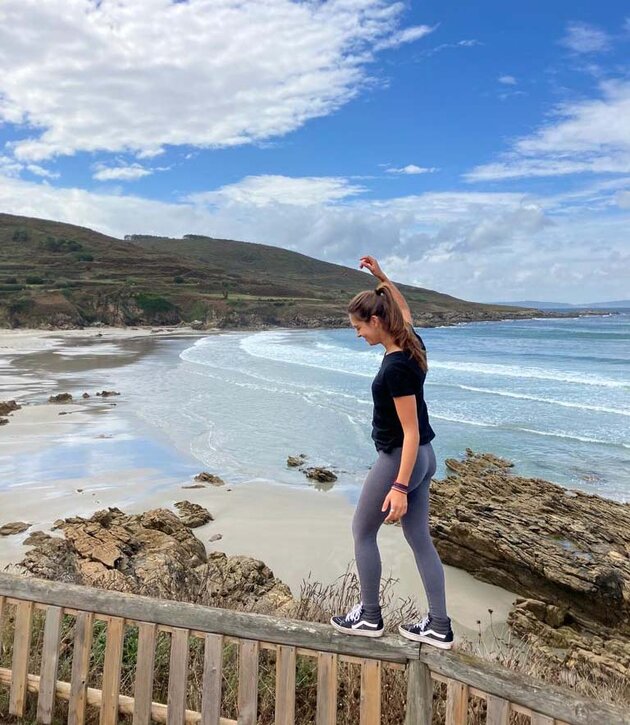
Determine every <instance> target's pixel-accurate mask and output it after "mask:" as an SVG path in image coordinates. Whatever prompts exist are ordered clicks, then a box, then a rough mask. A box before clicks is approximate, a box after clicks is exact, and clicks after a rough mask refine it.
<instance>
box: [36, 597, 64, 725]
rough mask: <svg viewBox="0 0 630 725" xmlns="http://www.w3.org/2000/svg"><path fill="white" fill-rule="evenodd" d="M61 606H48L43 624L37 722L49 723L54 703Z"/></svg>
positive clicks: (46, 724) (61, 614)
mask: <svg viewBox="0 0 630 725" xmlns="http://www.w3.org/2000/svg"><path fill="white" fill-rule="evenodd" d="M62 617H63V609H62V608H61V607H48V611H47V612H46V624H45V625H44V644H43V647H42V665H41V669H40V676H39V697H38V698H37V722H41V723H44V725H50V723H51V722H52V713H53V708H54V705H55V685H56V684H57V665H58V663H59V639H60V637H61V619H62Z"/></svg>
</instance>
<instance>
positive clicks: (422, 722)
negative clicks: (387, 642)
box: [405, 660, 433, 725]
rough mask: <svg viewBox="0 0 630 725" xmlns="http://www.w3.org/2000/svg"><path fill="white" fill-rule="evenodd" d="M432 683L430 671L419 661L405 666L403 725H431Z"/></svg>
mask: <svg viewBox="0 0 630 725" xmlns="http://www.w3.org/2000/svg"><path fill="white" fill-rule="evenodd" d="M432 719H433V683H432V682H431V670H430V669H429V668H428V667H427V666H426V665H425V664H424V663H422V662H420V661H419V660H410V661H409V664H408V665H407V713H406V717H405V725H431V721H432Z"/></svg>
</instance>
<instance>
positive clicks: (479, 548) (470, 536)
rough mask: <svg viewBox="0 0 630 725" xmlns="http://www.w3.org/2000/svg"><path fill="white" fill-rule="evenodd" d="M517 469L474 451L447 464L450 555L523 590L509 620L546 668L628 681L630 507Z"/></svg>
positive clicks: (440, 525)
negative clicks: (515, 472) (519, 471)
mask: <svg viewBox="0 0 630 725" xmlns="http://www.w3.org/2000/svg"><path fill="white" fill-rule="evenodd" d="M510 467H511V464H510V462H509V461H505V460H503V459H501V458H497V457H496V456H492V455H491V454H477V453H474V452H473V451H471V450H467V451H466V458H465V460H463V461H456V460H453V459H451V460H449V462H448V469H449V473H448V476H447V478H446V479H445V480H443V481H435V482H434V484H433V485H432V487H431V533H432V536H433V539H434V542H435V545H436V548H437V550H438V552H439V553H440V556H441V558H442V561H443V562H444V563H445V564H450V565H451V566H456V567H459V568H461V569H465V570H466V571H469V572H471V573H472V574H473V575H474V576H476V577H477V578H478V579H481V580H483V581H486V582H490V583H491V584H496V585H498V586H502V587H505V588H507V589H510V590H511V591H514V592H517V593H519V594H521V595H522V597H520V598H519V599H517V600H516V604H515V606H514V607H513V608H512V610H511V612H510V614H509V617H508V625H509V626H510V628H511V629H512V631H513V632H514V633H515V634H517V635H518V636H519V637H521V638H523V639H525V640H526V641H527V642H528V643H529V644H530V645H531V647H532V650H533V651H534V652H535V653H536V656H537V657H538V658H539V659H540V658H542V660H544V661H546V662H545V663H543V664H544V666H549V665H554V666H556V665H561V666H562V668H564V669H566V670H567V671H569V670H570V671H575V672H579V673H581V674H580V676H584V677H587V678H589V680H590V679H593V678H594V679H596V680H600V681H605V682H606V683H608V684H609V685H610V686H611V687H612V686H614V678H617V679H618V678H619V677H621V678H622V679H624V680H625V681H626V682H627V681H630V557H629V554H630V504H627V503H618V502H616V501H609V500H607V499H603V498H600V497H599V496H595V495H591V494H586V493H583V492H581V491H568V490H566V489H564V488H562V487H561V486H557V485H556V484H553V483H550V482H549V481H545V480H543V479H539V478H525V477H520V476H516V475H514V474H513V473H511V472H510V471H509V468H510ZM611 678H613V679H611Z"/></svg>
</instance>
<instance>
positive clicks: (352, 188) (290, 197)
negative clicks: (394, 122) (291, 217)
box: [186, 175, 365, 207]
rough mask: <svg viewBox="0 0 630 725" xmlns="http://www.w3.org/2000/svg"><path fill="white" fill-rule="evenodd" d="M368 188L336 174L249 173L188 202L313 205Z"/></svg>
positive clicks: (191, 198)
mask: <svg viewBox="0 0 630 725" xmlns="http://www.w3.org/2000/svg"><path fill="white" fill-rule="evenodd" d="M364 191H365V188H364V187H362V186H357V185H354V184H350V183H349V182H348V180H347V179H344V178H336V177H322V176H318V177H300V178H292V177H290V176H273V175H263V176H247V177H246V178H245V179H243V180H242V181H240V182H238V183H236V184H228V185H226V186H222V187H221V188H220V189H217V190H216V191H207V192H201V193H197V194H191V195H190V196H188V197H187V198H186V201H191V202H193V203H196V204H209V205H214V206H216V205H220V204H224V205H230V206H236V205H242V206H252V207H265V206H270V205H274V204H284V205H291V206H302V207H305V206H314V205H321V204H326V203H329V202H336V201H340V200H341V199H346V198H348V197H351V196H356V195H357V194H362V193H363V192H364Z"/></svg>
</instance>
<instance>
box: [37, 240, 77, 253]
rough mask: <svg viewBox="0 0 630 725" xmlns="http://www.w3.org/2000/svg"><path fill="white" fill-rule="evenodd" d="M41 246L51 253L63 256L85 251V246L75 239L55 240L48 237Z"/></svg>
mask: <svg viewBox="0 0 630 725" xmlns="http://www.w3.org/2000/svg"><path fill="white" fill-rule="evenodd" d="M41 246H42V247H43V248H44V249H46V250H48V251H49V252H59V253H61V254H67V253H68V252H78V251H80V250H81V249H83V245H82V244H81V243H80V242H75V241H74V239H55V237H46V239H45V240H44V241H43V242H42V243H41Z"/></svg>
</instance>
